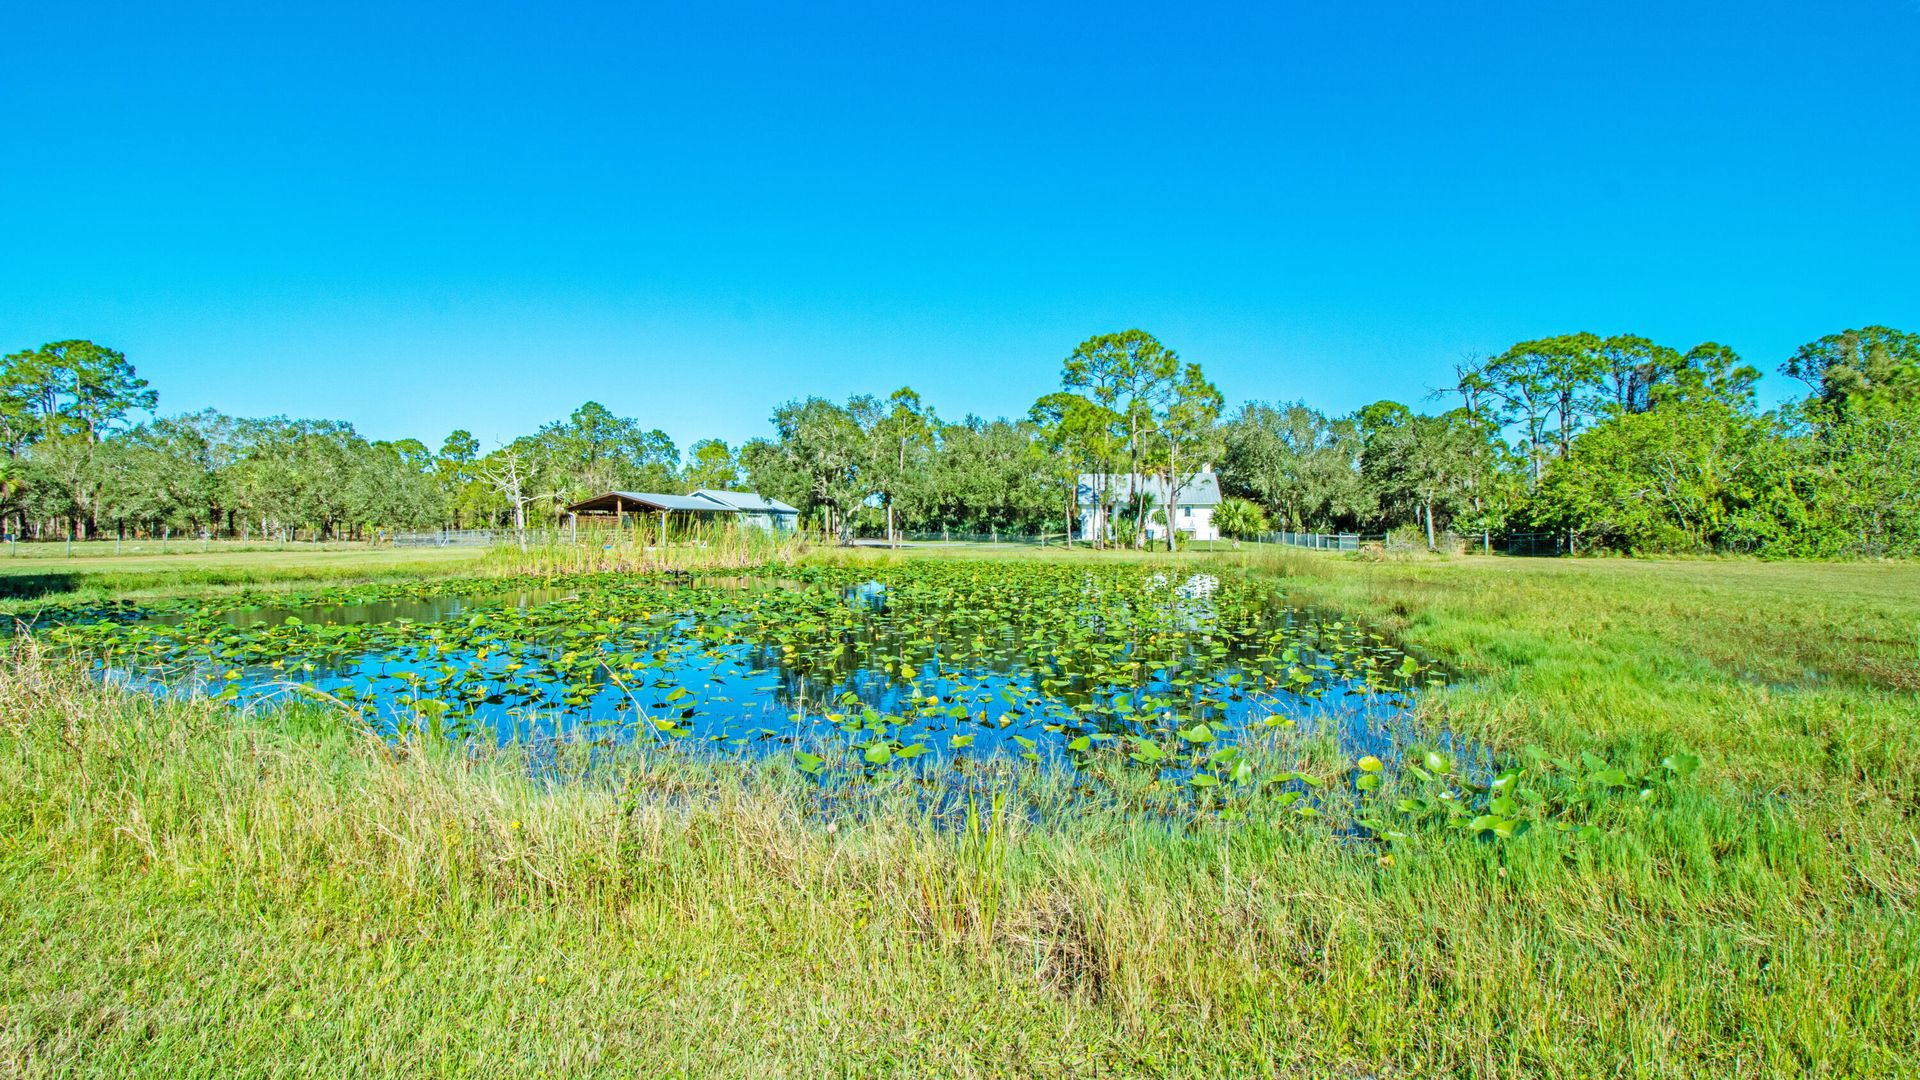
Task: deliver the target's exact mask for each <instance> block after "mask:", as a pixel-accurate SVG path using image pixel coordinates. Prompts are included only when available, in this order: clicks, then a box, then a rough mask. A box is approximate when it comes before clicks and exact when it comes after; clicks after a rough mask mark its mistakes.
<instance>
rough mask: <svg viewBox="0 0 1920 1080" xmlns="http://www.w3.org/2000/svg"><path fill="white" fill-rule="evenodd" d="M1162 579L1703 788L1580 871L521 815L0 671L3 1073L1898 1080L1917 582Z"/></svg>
mask: <svg viewBox="0 0 1920 1080" xmlns="http://www.w3.org/2000/svg"><path fill="white" fill-rule="evenodd" d="M1011 554H1012V553H1001V552H990V553H987V555H989V556H991V557H993V558H1004V557H1009V556H1010V555H1011ZM825 557H832V558H847V559H861V560H867V561H872V562H876V563H884V562H885V561H886V560H888V559H892V558H904V557H920V558H924V557H961V556H956V555H954V554H952V553H949V554H947V555H945V556H937V555H934V554H930V553H913V554H907V555H895V554H892V553H886V552H873V551H860V552H855V553H835V554H830V555H828V556H825ZM965 557H976V554H975V553H967V555H966V556H965ZM1056 557H1070V558H1076V559H1091V558H1129V559H1140V561H1143V562H1148V561H1159V559H1160V557H1157V556H1156V557H1153V558H1150V559H1141V557H1139V556H1134V555H1125V556H1115V555H1111V554H1107V555H1092V554H1088V553H1084V552H1080V553H1074V554H1072V555H1060V556H1056ZM1179 562H1180V563H1181V564H1182V565H1183V566H1191V567H1193V568H1195V569H1210V570H1214V571H1216V572H1240V573H1250V574H1258V575H1264V576H1267V577H1270V578H1272V579H1273V580H1274V581H1275V582H1276V584H1277V585H1278V586H1280V587H1281V588H1282V589H1284V590H1285V591H1286V592H1287V593H1288V594H1289V596H1290V597H1291V598H1292V599H1294V600H1296V601H1299V602H1303V603H1312V604H1317V605H1321V606H1323V607H1326V608H1329V609H1333V610H1338V611H1342V612H1346V613H1350V614H1351V615H1353V616H1356V617H1360V618H1363V619H1365V620H1367V621H1370V622H1373V623H1375V624H1377V625H1380V626H1382V627H1385V628H1386V629H1388V630H1390V631H1392V632H1393V633H1395V634H1397V635H1399V636H1401V637H1402V639H1403V640H1405V641H1406V642H1407V643H1408V644H1410V645H1411V646H1412V647H1414V648H1415V649H1417V650H1419V651H1421V652H1423V653H1424V654H1426V655H1427V656H1429V657H1430V658H1432V659H1435V660H1438V661H1440V662H1442V663H1443V664H1445V665H1446V666H1447V667H1448V668H1450V669H1451V670H1452V671H1453V672H1455V673H1456V675H1457V676H1458V682H1457V683H1456V685H1455V686H1454V687H1452V688H1451V689H1449V690H1447V691H1445V692H1442V693H1439V694H1435V695H1432V696H1430V697H1428V698H1427V699H1426V700H1425V701H1424V702H1423V704H1422V706H1421V708H1422V710H1423V714H1424V719H1425V721H1426V722H1427V723H1429V724H1432V725H1445V726H1448V727H1451V728H1454V729H1456V730H1459V731H1463V732H1466V733H1469V734H1472V735H1474V736H1476V737H1478V738H1481V739H1483V740H1485V741H1487V742H1489V743H1490V744H1491V745H1493V746H1494V747H1496V748H1497V749H1498V750H1499V751H1500V752H1501V753H1502V754H1504V755H1511V756H1513V757H1515V758H1516V759H1518V758H1519V757H1521V756H1522V755H1523V748H1524V747H1526V746H1529V745H1533V746H1538V747H1541V748H1543V749H1544V750H1546V751H1547V752H1549V753H1553V754H1561V755H1577V754H1579V753H1581V752H1587V753H1592V754H1596V755H1599V756H1601V757H1604V758H1605V759H1607V760H1608V761H1610V762H1614V763H1618V764H1620V765H1621V766H1622V767H1625V768H1631V769H1643V768H1649V767H1652V766H1653V765H1654V764H1655V763H1656V762H1658V761H1659V760H1660V759H1661V757H1663V756H1665V755H1669V754H1673V753H1682V752H1690V753H1695V754H1698V755H1700V757H1701V758H1702V759H1703V764H1702V766H1701V768H1700V770H1699V771H1698V772H1697V773H1695V774H1694V776H1693V777H1692V778H1691V779H1690V780H1688V781H1687V782H1686V783H1685V784H1683V785H1681V786H1680V787H1679V788H1678V790H1677V794H1676V795H1675V796H1674V797H1673V798H1672V799H1671V800H1670V801H1666V802H1663V803H1660V804H1657V805H1653V806H1650V807H1644V808H1640V807H1634V808H1627V809H1623V810H1621V811H1620V812H1619V813H1618V814H1616V815H1615V816H1613V817H1611V818H1609V819H1608V822H1607V824H1608V829H1607V832H1606V835H1605V836H1604V838H1603V839H1601V840H1599V841H1596V842H1592V843H1575V842H1571V841H1570V840H1569V839H1568V838H1566V837H1562V836H1557V835H1553V834H1551V833H1550V832H1549V831H1547V830H1536V831H1535V832H1533V833H1531V834H1529V835H1527V836H1524V837H1521V838H1519V839H1517V840H1515V841H1511V842H1504V843H1493V842H1487V841H1484V840H1475V839H1471V838H1467V837H1463V836H1451V835H1438V834H1435V835H1421V836H1417V837H1416V838H1415V840H1414V842H1412V843H1411V844H1408V845H1405V846H1403V847H1401V848H1399V849H1396V850H1394V851H1392V852H1385V851H1382V850H1381V849H1378V848H1375V847H1373V846H1370V845H1366V844H1361V843H1356V842H1353V841H1350V840H1343V839H1341V838H1339V837H1337V836H1335V835H1332V834H1331V833H1330V831H1329V830H1327V829H1326V828H1324V827H1322V826H1316V825H1315V824H1313V823H1296V822H1293V821H1286V822H1280V823H1277V824H1275V825H1273V826H1265V825H1261V824H1257V823H1256V824H1244V825H1239V826H1232V827H1222V826H1199V827H1196V828H1191V829H1184V828H1183V829H1169V828H1167V827H1166V826H1165V825H1164V824H1160V823H1153V822H1141V821H1133V820H1126V819H1121V818H1117V817H1107V816H1104V815H1099V814H1090V815H1088V816H1087V817H1086V818H1084V819H1076V820H1070V821H1055V822H1039V823H1028V822H1024V821H1014V822H1011V823H1005V824H1003V825H1002V826H1001V827H999V828H994V829H990V830H988V831H987V832H986V833H985V834H984V835H982V834H975V833H963V834H954V833H951V832H942V831H938V830H935V829H932V828H930V827H928V826H927V825H926V823H925V822H924V821H923V820H920V819H918V818H916V816H915V815H914V813H913V812H912V810H911V808H910V807H902V808H897V809H895V810H892V811H888V812H882V813H877V814H874V815H872V816H870V817H867V818H863V819H860V820H852V821H843V822H835V823H833V828H831V829H829V828H828V827H827V824H825V823H823V822H822V821H821V820H820V819H819V817H818V816H817V815H816V814H814V813H813V812H812V810H811V804H810V803H809V800H808V799H807V798H806V795H805V789H804V787H803V786H802V785H801V784H799V783H798V782H796V781H795V780H794V778H793V777H792V776H790V775H774V774H775V773H777V772H778V770H775V769H771V768H768V769H758V770H753V771H744V772H743V771H734V770H724V769H723V770H715V771H713V772H711V773H702V772H697V771H696V772H687V771H683V770H672V769H657V768H651V767H635V768H634V769H633V770H632V771H630V772H628V773H626V774H624V779H623V781H622V783H621V784H619V785H584V786H583V785H575V786H566V787H559V788H551V787H547V786H543V785H541V784H537V783H535V782H532V781H530V780H528V779H527V778H526V772H525V770H524V767H523V765H522V764H521V763H520V762H519V761H517V760H516V759H515V758H514V757H513V756H512V755H508V754H499V755H489V754H480V755H473V754H465V753H453V752H447V751H445V750H441V749H436V748H432V747H421V746H412V747H406V748H401V749H398V750H395V749H393V748H389V747H387V746H385V745H383V744H380V743H376V742H371V741H369V740H366V739H364V738H359V737H355V736H352V735H350V734H349V733H347V732H345V731H343V730H341V729H340V728H339V726H338V725H337V724H333V723H331V722H329V721H328V720H327V718H325V717H324V716H320V715H309V714H299V713H256V714H251V715H247V716H237V715H234V714H232V713H230V712H226V711H222V710H220V709H219V708H217V707H214V706H209V705H205V704H181V703H173V704H167V703H156V702H154V701H152V700H149V699H144V698H138V697H133V696H126V695H116V694H113V693H110V692H107V691H104V690H101V689H99V688H97V687H93V686H91V685H89V684H87V683H85V682H84V681H83V680H80V679H77V678H75V677H73V676H72V675H71V674H70V673H68V672H65V671H64V670H62V669H61V668H60V667H59V666H58V665H53V664H49V663H47V662H45V661H40V660H34V659H31V658H17V659H16V661H15V662H14V663H13V664H12V665H10V666H9V667H8V668H7V669H5V671H4V673H3V674H0V930H3V931H4V932H3V933H0V1071H15V1072H20V1073H24V1074H65V1073H74V1074H89V1073H90V1074H99V1075H126V1074H130V1073H140V1072H147V1073H173V1074H181V1075H206V1076H228V1075H360V1076H365V1075H419V1074H421V1073H436V1074H457V1075H588V1074H599V1075H635V1074H641V1075H739V1076H748V1075H751V1076H812V1075H822V1074H828V1075H887V1076H893V1075H943V1076H944V1075H1004V1076H1031V1075H1042V1074H1057V1075H1074V1076H1112V1075H1275V1076H1328V1075H1332V1076H1343V1077H1361V1076H1381V1077H1427V1076H1488V1077H1492V1076H1498V1077H1515V1076H1555V1077H1558V1076H1567V1077H1576V1076H1577V1077H1585V1076H1595V1077H1599V1076H1608V1077H1612V1076H1674V1077H1683V1076H1688V1077H1690V1076H1782V1077H1787V1076H1793V1077H1798V1076H1835V1077H1839V1076H1889V1077H1894V1076H1911V1075H1916V1074H1920V1035H1917V1034H1916V1032H1917V1031H1920V1004H1917V999H1920V936H1917V932H1916V930H1915V925H1916V919H1915V907H1916V903H1917V902H1920V838H1917V837H1916V830H1915V813H1916V811H1917V810H1920V566H1913V565H1905V564H1849V565H1840V564H1834V565H1828V564H1784V563H1783V564H1772V563H1758V562H1745V561H1684V560H1676V561H1613V560H1508V559H1489V558H1460V559H1450V560H1424V559H1420V560H1407V561H1397V560H1382V561H1363V560H1356V559H1348V558H1343V557H1334V556H1325V555H1319V554H1310V553H1290V552H1275V551H1268V550H1257V551H1256V550H1252V549H1249V550H1247V551H1243V552H1240V553H1221V554H1203V553H1194V554H1190V555H1184V556H1182V557H1181V558H1180V560H1179ZM991 565H992V563H991V562H990V561H987V560H986V559H982V568H983V571H987V572H990V570H991Z"/></svg>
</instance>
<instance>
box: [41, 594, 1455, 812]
mask: <svg viewBox="0 0 1920 1080" xmlns="http://www.w3.org/2000/svg"><path fill="white" fill-rule="evenodd" d="M307 600H308V602H300V601H298V600H292V601H290V600H286V599H276V600H275V601H274V602H273V603H271V604H261V603H259V602H257V601H248V600H245V599H230V600H220V601H214V602H209V603H205V604H200V605H188V606H182V607H180V608H178V609H176V610H169V611H155V612H120V613H118V615H117V616H116V617H115V618H112V619H99V620H96V621H93V622H90V623H79V624H74V625H70V626H67V627H63V628H60V629H58V630H56V631H55V632H54V635H53V636H54V639H55V640H56V641H58V642H59V643H61V644H62V645H63V646H65V647H68V648H72V649H76V650H84V651H86V652H88V653H89V654H91V655H93V656H94V657H95V658H96V663H97V664H98V665H99V668H100V670H101V671H102V673H103V674H104V675H106V676H107V677H110V678H115V679H120V680H125V681H129V682H132V683H135V684H138V685H142V686H151V687H155V688H159V689H163V690H165V691H166V692H175V693H206V694H210V695H214V696H217V697H222V698H226V699H229V700H234V701H236V702H256V701H272V700H282V699H286V700H294V699H313V700H322V701H325V702H328V703H330V704H331V707H338V708H341V709H344V710H348V711H351V712H353V713H354V714H356V715H357V716H358V717H360V719H361V720H362V721H363V722H365V723H368V724H371V725H373V726H375V727H376V728H378V729H381V730H383V731H386V732H388V733H400V732H406V731H426V732H437V733H444V734H447V735H455V736H475V737H483V738H488V739H493V740H497V741H501V742H507V741H519V742H528V741H532V742H540V741H544V740H553V739H567V738H572V739H587V740H599V741H603V742H606V743H609V744H613V743H623V742H631V741H635V740H646V741H652V742H658V743H664V744H673V745H676V746H686V747H693V746H705V747H710V748H712V749H714V750H716V751H718V752H726V753H756V754H764V753H788V754H793V755H794V756H795V757H796V759H797V760H798V761H799V762H800V763H801V765H802V767H803V768H805V769H808V770H809V771H812V770H818V769H822V768H827V767H828V762H829V759H833V758H834V753H833V752H834V751H835V750H838V751H839V759H841V760H843V761H847V762H850V763H851V764H850V765H846V766H843V767H850V768H852V769H855V770H867V771H872V770H877V769H898V768H901V767H902V766H909V767H912V768H916V769H926V768H928V767H929V766H933V765H937V764H938V763H941V762H949V761H954V760H956V759H978V758H1001V757H1003V758H1007V759H1011V760H1014V761H1022V760H1024V761H1028V762H1034V763H1042V764H1045V765H1048V766H1051V767H1064V768H1067V769H1073V768H1075V767H1077V765H1078V764H1079V763H1081V762H1082V761H1083V760H1084V759H1086V758H1087V757H1088V756H1090V755H1106V757H1107V758H1109V759H1113V760H1123V761H1127V762H1130V763H1132V764H1133V765H1134V766H1136V767H1139V768H1144V769H1148V770H1156V771H1158V772H1160V773H1163V774H1165V775H1169V776H1175V777H1179V778H1181V779H1183V780H1189V781H1193V782H1195V783H1196V784H1197V783H1200V782H1201V781H1205V780H1206V778H1207V777H1216V776H1217V777H1218V779H1219V780H1220V781H1222V782H1236V781H1244V780H1246V779H1247V777H1246V775H1245V773H1246V769H1245V766H1244V765H1243V764H1242V760H1243V759H1241V757H1240V755H1239V754H1238V752H1237V751H1236V750H1234V749H1233V747H1234V745H1235V743H1236V741H1238V740H1240V739H1242V738H1243V737H1244V736H1245V734H1246V733H1248V732H1259V731H1265V730H1270V729H1276V728H1284V729H1289V730H1292V729H1304V730H1307V731H1311V732H1320V733H1326V734H1330V735H1332V736H1333V737H1334V738H1335V739H1337V741H1338V744H1339V746H1340V748H1341V749H1342V750H1343V751H1344V752H1346V753H1348V754H1350V755H1352V756H1354V757H1356V758H1357V757H1359V756H1361V755H1367V754H1371V755H1374V756H1377V757H1380V758H1382V759H1386V760H1392V759H1393V758H1395V757H1397V756H1398V755H1399V754H1400V753H1401V751H1402V750H1403V749H1404V748H1405V747H1406V746H1408V745H1411V744H1415V743H1418V744H1420V745H1423V746H1433V745H1435V744H1436V743H1438V744H1440V745H1451V740H1450V739H1449V738H1448V737H1447V736H1446V734H1445V733H1422V732H1418V731H1416V730H1414V729H1413V727H1412V725H1411V719H1410V711H1409V706H1410V704H1411V702H1412V700H1413V697H1414V695H1415V694H1416V693H1417V692H1418V691H1419V690H1420V689H1421V688H1423V687H1425V686H1427V685H1432V684H1437V683H1438V682H1439V681H1440V676H1439V675H1438V673H1436V672H1435V671H1433V670H1432V669H1431V668H1430V667H1429V666H1428V665H1425V664H1423V663H1421V662H1420V661H1419V660H1418V659H1417V658H1415V657H1413V656H1410V655H1408V654H1407V653H1405V652H1404V651H1402V650H1400V649H1398V648H1396V647H1395V646H1394V645H1393V644H1392V643H1390V642H1388V641H1386V640H1384V639H1383V638H1382V637H1381V636H1380V635H1378V634H1377V633H1374V632H1373V631H1371V630H1369V629H1368V628H1366V627H1364V626H1360V625H1358V624H1355V623H1353V622H1351V621H1348V620H1343V619H1340V618H1338V617H1336V616H1332V615H1328V614H1325V613H1321V612H1317V611H1314V610H1312V609H1307V608H1300V607H1294V606H1289V605H1287V604H1285V603H1284V602H1282V601H1281V600H1280V599H1279V598H1277V597H1275V596H1274V595H1272V594H1271V593H1270V592H1268V591H1267V590H1265V589H1264V588H1262V587H1260V586H1257V585H1254V584H1251V583H1248V582H1244V581H1239V580H1234V579H1220V578H1215V577H1211V576H1208V575H1193V574H1187V573H1175V572H1167V571H1143V570H1141V569H1140V568H1138V567H1099V568H1096V569H1093V570H1088V569H1085V568H1081V567H1073V566H1064V565H1047V564H1035V565H995V566H990V567H978V566H969V565H966V564H924V565H923V564H907V565H906V566H903V567H896V568H888V569H887V570H885V571H883V572H881V573H880V576H879V577H878V578H872V579H870V578H867V577H865V576H864V575H862V574H855V573H852V572H849V571H842V570H831V569H811V570H802V571H781V572H780V574H779V576H775V575H773V574H768V575H764V576H763V575H751V574H750V575H745V576H735V577H726V578H689V577H685V576H680V577H666V576H647V577H635V576H603V577H596V578H581V579H574V580H570V581H563V582H558V583H550V582H540V583H533V582H528V583H526V584H525V585H524V586H523V587H508V588H505V589H503V588H502V585H501V583H500V582H497V581H495V582H482V581H474V582H460V583H453V584H450V585H449V584H442V585H439V586H437V587H435V589H434V590H433V591H428V590H427V589H426V588H425V587H420V586H414V587H395V586H387V587H367V588H363V589H358V590H334V591H332V592H329V593H325V594H320V595H317V596H314V597H311V598H307ZM1462 749H1464V748H1462ZM1195 777H1200V778H1201V780H1194V778H1195ZM1206 782H1211V781H1206Z"/></svg>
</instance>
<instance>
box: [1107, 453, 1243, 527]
mask: <svg viewBox="0 0 1920 1080" xmlns="http://www.w3.org/2000/svg"><path fill="white" fill-rule="evenodd" d="M1135 492H1139V493H1142V494H1145V495H1147V496H1148V497H1150V498H1151V499H1152V500H1153V504H1152V512H1151V513H1149V514H1148V520H1147V538H1148V539H1150V540H1164V539H1166V535H1167V525H1168V523H1169V522H1171V523H1172V526H1173V528H1174V529H1175V530H1176V531H1177V532H1178V533H1179V534H1180V536H1181V538H1182V539H1186V540H1218V539H1220V530H1219V529H1216V528H1214V525H1213V511H1214V508H1215V507H1217V506H1219V505H1220V478H1219V477H1217V476H1215V475H1214V472H1213V466H1211V465H1202V466H1201V467H1200V471H1199V472H1197V473H1195V474H1193V475H1192V476H1189V477H1187V478H1186V480H1185V482H1183V483H1182V484H1180V486H1179V487H1178V488H1177V489H1175V491H1174V493H1173V497H1172V498H1168V497H1167V482H1166V480H1165V479H1164V478H1162V477H1158V476H1141V475H1139V474H1137V473H1136V474H1133V475H1127V474H1124V473H1113V474H1110V475H1106V476H1099V475H1096V474H1094V473H1081V474H1080V489H1079V492H1078V493H1077V495H1076V496H1075V500H1074V501H1075V502H1076V503H1077V504H1078V505H1079V507H1080V522H1079V535H1081V536H1088V537H1091V536H1094V535H1095V534H1096V533H1098V532H1099V531H1100V530H1101V527H1102V525H1103V522H1102V520H1101V507H1102V506H1103V505H1104V506H1107V507H1114V508H1120V507H1125V506H1127V505H1128V504H1130V503H1132V502H1133V498H1134V494H1135ZM1156 518H1158V519H1159V520H1154V519H1156ZM1104 524H1108V527H1107V528H1106V530H1105V531H1106V533H1107V535H1108V536H1109V537H1111V536H1112V535H1113V529H1112V528H1111V526H1110V523H1104Z"/></svg>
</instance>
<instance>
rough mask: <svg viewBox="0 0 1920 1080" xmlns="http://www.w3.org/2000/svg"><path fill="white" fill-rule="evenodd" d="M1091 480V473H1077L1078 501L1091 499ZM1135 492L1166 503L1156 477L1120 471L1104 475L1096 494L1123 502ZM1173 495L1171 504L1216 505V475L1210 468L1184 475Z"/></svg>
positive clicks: (1163, 487)
mask: <svg viewBox="0 0 1920 1080" xmlns="http://www.w3.org/2000/svg"><path fill="white" fill-rule="evenodd" d="M1093 481H1094V474H1093V473H1081V474H1080V491H1079V499H1080V501H1081V502H1082V503H1090V502H1092V501H1093V497H1094V490H1093ZM1135 491H1145V492H1147V493H1148V494H1150V495H1152V496H1153V501H1154V503H1155V504H1156V505H1158V506H1166V505H1168V499H1167V482H1166V480H1164V479H1163V478H1161V477H1158V476H1139V475H1134V476H1128V475H1126V474H1124V473H1113V474H1111V475H1109V476H1107V477H1106V483H1105V484H1104V485H1103V486H1102V488H1101V491H1100V494H1101V495H1103V496H1106V497H1108V498H1111V499H1113V500H1115V501H1118V502H1126V501H1128V500H1130V499H1132V498H1133V493H1134V492H1135ZM1175 494H1176V495H1177V496H1178V497H1177V498H1175V499H1173V500H1172V505H1174V506H1218V505H1220V477H1219V475H1218V474H1216V473H1214V472H1212V471H1210V470H1209V471H1203V472H1198V473H1195V474H1194V475H1192V476H1189V477H1187V480H1186V482H1185V483H1183V484H1181V485H1180V487H1179V490H1178V491H1177V492H1176V493H1175Z"/></svg>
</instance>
